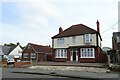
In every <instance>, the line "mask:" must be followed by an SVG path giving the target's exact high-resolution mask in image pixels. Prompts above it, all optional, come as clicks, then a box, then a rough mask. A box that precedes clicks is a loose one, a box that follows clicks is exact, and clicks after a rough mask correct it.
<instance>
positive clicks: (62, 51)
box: [55, 49, 67, 58]
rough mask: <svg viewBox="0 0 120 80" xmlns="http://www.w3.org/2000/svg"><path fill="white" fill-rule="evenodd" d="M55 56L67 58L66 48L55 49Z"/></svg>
mask: <svg viewBox="0 0 120 80" xmlns="http://www.w3.org/2000/svg"><path fill="white" fill-rule="evenodd" d="M55 58H67V50H66V49H56V51H55Z"/></svg>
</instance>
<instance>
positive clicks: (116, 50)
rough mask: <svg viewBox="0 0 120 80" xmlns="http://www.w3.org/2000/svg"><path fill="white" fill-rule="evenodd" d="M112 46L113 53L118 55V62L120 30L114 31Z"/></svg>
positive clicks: (118, 56)
mask: <svg viewBox="0 0 120 80" xmlns="http://www.w3.org/2000/svg"><path fill="white" fill-rule="evenodd" d="M112 46H113V50H112V54H114V55H116V58H117V62H119V63H120V32H114V33H113V37H112Z"/></svg>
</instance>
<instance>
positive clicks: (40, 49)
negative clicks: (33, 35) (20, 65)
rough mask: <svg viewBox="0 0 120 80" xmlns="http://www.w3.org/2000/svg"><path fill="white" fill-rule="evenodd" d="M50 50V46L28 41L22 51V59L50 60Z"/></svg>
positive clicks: (33, 60)
mask: <svg viewBox="0 0 120 80" xmlns="http://www.w3.org/2000/svg"><path fill="white" fill-rule="evenodd" d="M52 51H53V49H52V48H51V47H50V46H42V45H37V44H32V43H28V44H27V46H26V47H25V48H24V50H23V52H22V61H32V62H40V61H47V60H51V59H52ZM49 56H51V57H49ZM50 58H51V59H50Z"/></svg>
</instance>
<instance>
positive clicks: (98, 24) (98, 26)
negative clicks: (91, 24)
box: [96, 20, 100, 33]
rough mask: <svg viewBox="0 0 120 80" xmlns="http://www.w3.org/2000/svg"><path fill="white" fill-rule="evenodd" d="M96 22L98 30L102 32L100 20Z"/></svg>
mask: <svg viewBox="0 0 120 80" xmlns="http://www.w3.org/2000/svg"><path fill="white" fill-rule="evenodd" d="M96 24H97V32H98V33H100V23H99V21H98V20H97V22H96Z"/></svg>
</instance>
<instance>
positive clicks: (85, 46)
mask: <svg viewBox="0 0 120 80" xmlns="http://www.w3.org/2000/svg"><path fill="white" fill-rule="evenodd" d="M96 23H97V30H94V29H92V28H90V27H88V26H86V25H84V24H76V25H72V26H71V27H69V28H67V29H66V30H63V29H62V27H60V28H59V33H58V34H57V35H55V36H53V37H52V48H53V49H54V52H53V61H79V62H106V60H107V57H106V54H103V53H102V49H101V41H102V37H101V35H100V29H99V22H98V21H97V22H96Z"/></svg>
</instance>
